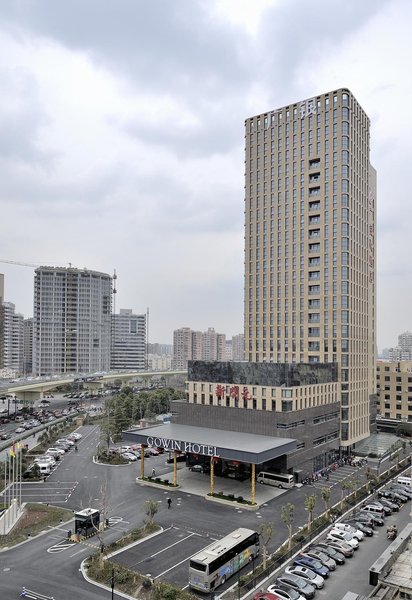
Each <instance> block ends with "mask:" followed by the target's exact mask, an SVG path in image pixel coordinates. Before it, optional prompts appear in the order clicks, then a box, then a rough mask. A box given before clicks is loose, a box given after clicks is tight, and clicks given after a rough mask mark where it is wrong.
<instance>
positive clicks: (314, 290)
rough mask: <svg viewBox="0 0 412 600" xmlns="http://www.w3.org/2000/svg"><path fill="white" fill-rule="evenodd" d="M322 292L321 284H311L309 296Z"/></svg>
mask: <svg viewBox="0 0 412 600" xmlns="http://www.w3.org/2000/svg"><path fill="white" fill-rule="evenodd" d="M319 294H320V285H310V286H309V296H319Z"/></svg>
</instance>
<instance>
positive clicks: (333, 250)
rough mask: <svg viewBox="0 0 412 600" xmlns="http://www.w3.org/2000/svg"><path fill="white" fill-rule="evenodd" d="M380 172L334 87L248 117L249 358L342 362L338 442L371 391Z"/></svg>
mask: <svg viewBox="0 0 412 600" xmlns="http://www.w3.org/2000/svg"><path fill="white" fill-rule="evenodd" d="M375 212H376V174H375V171H374V169H373V168H372V167H371V165H370V162H369V118H368V117H367V115H366V113H365V112H364V111H363V109H362V108H361V106H360V105H359V104H358V102H357V101H356V99H355V98H354V96H353V95H352V93H351V92H350V91H349V90H347V89H340V90H336V91H332V92H329V93H327V94H322V95H320V96H316V97H314V98H310V99H308V100H305V101H302V102H297V103H295V104H290V105H288V106H284V107H283V108H280V109H277V110H274V111H270V112H267V113H263V114H260V115H256V116H254V117H252V118H249V119H247V120H246V122H245V359H246V360H248V361H256V362H274V363H330V362H335V363H337V364H338V365H339V368H340V380H341V390H340V398H339V399H340V401H341V444H342V446H349V445H351V444H353V443H355V442H357V441H359V440H361V439H363V438H365V437H367V436H368V435H369V417H370V402H371V398H373V394H374V391H375V320H376V314H375V313H376V311H375V305H376V301H375V230H376V225H375Z"/></svg>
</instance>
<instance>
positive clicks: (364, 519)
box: [354, 513, 375, 529]
mask: <svg viewBox="0 0 412 600" xmlns="http://www.w3.org/2000/svg"><path fill="white" fill-rule="evenodd" d="M354 519H355V520H356V521H359V523H365V525H366V526H367V527H371V528H372V529H375V523H374V522H373V519H372V518H371V517H370V516H369V515H366V514H362V513H358V514H357V515H354Z"/></svg>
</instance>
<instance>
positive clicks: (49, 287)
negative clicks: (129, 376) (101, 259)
mask: <svg viewBox="0 0 412 600" xmlns="http://www.w3.org/2000/svg"><path fill="white" fill-rule="evenodd" d="M111 305H112V278H111V276H110V275H107V274H106V273H99V272H96V271H89V270H88V269H74V268H71V267H70V268H63V267H40V268H38V269H36V271H35V278H34V315H33V373H35V374H36V375H44V374H51V373H94V372H98V371H108V370H109V368H110V342H111Z"/></svg>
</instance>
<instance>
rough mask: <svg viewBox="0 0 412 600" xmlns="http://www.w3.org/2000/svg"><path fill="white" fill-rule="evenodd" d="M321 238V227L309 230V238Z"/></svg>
mask: <svg viewBox="0 0 412 600" xmlns="http://www.w3.org/2000/svg"><path fill="white" fill-rule="evenodd" d="M317 238H320V229H312V230H311V231H309V239H310V240H314V239H317Z"/></svg>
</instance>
